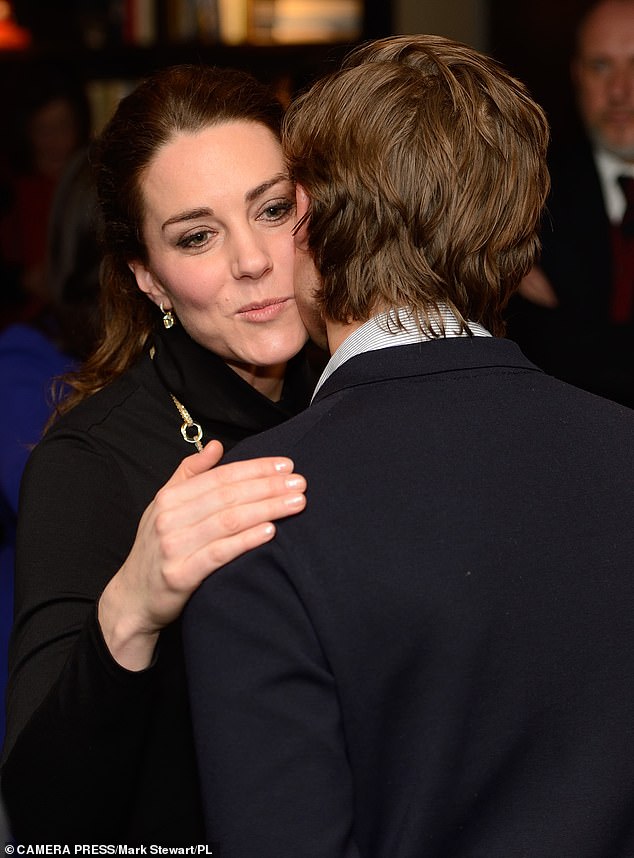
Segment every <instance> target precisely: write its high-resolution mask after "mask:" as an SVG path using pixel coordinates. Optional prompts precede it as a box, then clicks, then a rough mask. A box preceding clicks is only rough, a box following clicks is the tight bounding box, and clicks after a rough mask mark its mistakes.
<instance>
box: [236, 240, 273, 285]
mask: <svg viewBox="0 0 634 858" xmlns="http://www.w3.org/2000/svg"><path fill="white" fill-rule="evenodd" d="M271 268H272V260H271V256H270V254H269V252H268V248H267V246H266V243H265V242H264V241H263V240H262V239H261V238H260V239H259V240H258V236H256V235H254V234H253V232H252V231H251V230H244V231H243V232H241V233H239V234H236V235H234V236H233V239H232V259H231V273H232V275H233V277H234V278H235V279H236V280H240V279H242V278H243V277H248V278H250V279H252V280H256V279H258V278H259V277H262V276H264V274H266V272H267V271H269V270H270V269H271Z"/></svg>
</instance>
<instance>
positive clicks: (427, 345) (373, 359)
mask: <svg viewBox="0 0 634 858" xmlns="http://www.w3.org/2000/svg"><path fill="white" fill-rule="evenodd" d="M501 367H508V368H512V369H519V370H524V371H530V372H538V373H541V372H542V370H541V369H539V367H537V366H535V364H533V363H531V361H529V360H528V358H527V357H525V356H524V355H523V354H522V352H521V351H520V348H519V346H518V345H517V344H516V343H514V342H512V341H511V340H507V339H501V338H498V337H458V338H451V339H437V340H429V341H427V342H421V343H417V344H415V345H407V346H394V347H393V348H386V349H379V350H378V351H371V352H363V353H362V354H359V355H356V356H355V357H352V358H350V359H349V360H348V361H346V362H345V363H344V364H342V365H341V366H340V367H339V368H338V369H336V370H335V371H334V373H333V374H332V375H331V376H330V377H329V378H328V379H327V380H326V381H325V382H324V384H323V386H322V387H321V388H320V390H318V391H317V393H316V394H315V398H314V399H313V403H316V402H319V401H320V400H322V399H325V398H326V397H328V396H331V395H332V394H333V393H337V392H339V391H340V390H343V389H344V388H348V387H355V386H357V385H359V384H370V383H373V382H377V381H386V380H388V379H396V378H407V377H411V376H420V375H438V374H441V373H445V372H464V371H468V370H474V369H487V368H501Z"/></svg>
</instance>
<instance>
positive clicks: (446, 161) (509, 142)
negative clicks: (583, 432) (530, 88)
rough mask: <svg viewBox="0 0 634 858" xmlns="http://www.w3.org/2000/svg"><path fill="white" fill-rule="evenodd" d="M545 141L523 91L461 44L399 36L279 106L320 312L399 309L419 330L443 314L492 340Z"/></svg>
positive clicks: (520, 248) (525, 263)
mask: <svg viewBox="0 0 634 858" xmlns="http://www.w3.org/2000/svg"><path fill="white" fill-rule="evenodd" d="M548 138H549V131H548V124H547V121H546V118H545V116H544V113H543V111H542V110H541V108H540V107H539V106H538V105H537V104H536V103H535V102H534V101H533V100H532V99H531V98H530V96H529V95H528V93H527V91H526V89H525V88H524V86H523V85H522V84H521V83H520V82H519V81H517V80H515V79H514V78H512V77H511V76H510V75H509V74H507V72H506V71H504V70H503V69H502V68H501V67H500V66H499V65H498V64H497V63H496V62H494V61H493V60H492V59H490V58H489V57H486V56H484V55H483V54H481V53H478V52H477V51H475V50H473V49H472V48H470V47H468V46H466V45H462V44H459V43H456V42H453V41H450V40H448V39H444V38H441V37H438V36H399V37H395V38H389V39H383V40H380V41H377V42H373V43H370V44H367V45H365V46H362V47H361V48H358V49H357V50H356V51H354V52H353V53H352V54H351V55H350V56H349V57H348V58H347V60H346V61H345V62H344V65H343V68H342V69H341V70H340V71H339V72H336V73H334V74H332V75H329V76H327V77H325V78H323V79H321V80H319V81H318V82H317V83H316V84H315V85H314V86H313V87H312V88H311V89H310V90H309V91H308V92H307V93H305V94H304V95H302V96H300V97H299V98H298V99H297V100H296V101H295V103H294V104H293V105H291V107H290V109H289V112H288V114H287V116H286V120H285V125H284V132H283V143H284V146H285V150H286V155H287V157H288V161H289V165H290V168H291V171H292V173H293V176H294V177H295V179H296V180H297V181H298V182H299V183H300V184H301V185H302V186H303V187H304V189H305V190H306V192H307V194H308V196H309V198H310V201H311V207H310V213H309V220H308V243H309V248H310V250H311V252H312V254H313V257H314V260H315V263H316V266H317V269H318V271H319V273H320V275H321V278H322V283H323V289H322V291H321V292H320V294H319V296H318V300H319V302H320V304H321V308H322V311H323V312H324V314H325V315H326V316H327V317H328V318H330V319H333V320H336V321H339V322H349V321H353V320H354V321H365V320H366V319H368V318H369V317H370V316H371V315H373V314H374V313H376V312H378V311H380V310H386V309H393V308H394V309H397V308H399V307H409V308H411V309H413V310H415V311H417V315H418V317H419V318H420V320H421V323H422V325H423V326H424V327H425V328H426V329H428V330H429V319H430V313H432V315H434V316H435V315H436V314H435V312H434V308H437V307H438V305H439V304H446V305H448V306H449V307H450V308H451V309H452V310H453V311H454V312H455V313H456V315H457V316H458V319H459V320H460V321H461V323H466V322H467V320H472V321H476V322H480V323H481V324H483V325H485V326H486V327H487V328H488V329H489V330H490V331H491V332H492V333H495V334H501V333H503V331H504V324H503V321H502V311H503V309H504V307H505V306H506V303H507V301H508V299H509V297H510V295H511V294H512V292H513V290H514V289H515V288H516V287H517V285H518V284H519V281H520V280H521V278H522V277H523V276H524V274H526V273H527V272H528V270H529V269H530V267H531V265H532V263H533V261H534V258H535V256H536V253H537V251H538V249H539V241H538V236H537V228H538V222H539V217H540V212H541V210H542V207H543V204H544V201H545V198H546V194H547V192H548V187H549V179H548V171H547V168H546V160H545V158H546V148H547V144H548Z"/></svg>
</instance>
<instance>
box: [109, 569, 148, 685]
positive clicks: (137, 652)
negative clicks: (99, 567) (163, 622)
mask: <svg viewBox="0 0 634 858" xmlns="http://www.w3.org/2000/svg"><path fill="white" fill-rule="evenodd" d="M119 583H120V582H119V580H118V577H117V576H116V575H115V577H114V578H113V579H112V580H111V581H110V582H109V583H108V585H107V586H106V588H105V589H104V591H103V593H102V594H101V596H100V598H99V603H98V605H97V620H98V622H99V626H100V629H101V634H102V636H103V639H104V642H105V644H106V646H107V647H108V650H109V651H110V654H111V655H112V658H113V659H114V660H115V661H116V662H117V664H119V665H121V667H123V668H125V669H126V670H132V671H139V670H146V669H147V668H148V667H150V665H151V664H152V660H153V657H154V651H155V649H156V644H157V642H158V638H159V634H160V633H159V632H158V631H149V630H147V629H145V628H143V627H142V625H141V624H140V623H139V622H138V620H137V619H136V618H135V617H134V614H133V612H131V611H130V603H129V599H126V598H125V594H124V593H123V590H122V588H121V587H119Z"/></svg>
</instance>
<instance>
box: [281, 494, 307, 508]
mask: <svg viewBox="0 0 634 858" xmlns="http://www.w3.org/2000/svg"><path fill="white" fill-rule="evenodd" d="M305 500H306V498H305V496H304V495H293V497H290V498H285V499H284V503H285V504H286V506H291V507H293V506H303V505H304V503H305Z"/></svg>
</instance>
